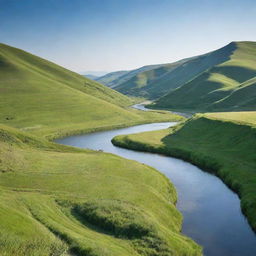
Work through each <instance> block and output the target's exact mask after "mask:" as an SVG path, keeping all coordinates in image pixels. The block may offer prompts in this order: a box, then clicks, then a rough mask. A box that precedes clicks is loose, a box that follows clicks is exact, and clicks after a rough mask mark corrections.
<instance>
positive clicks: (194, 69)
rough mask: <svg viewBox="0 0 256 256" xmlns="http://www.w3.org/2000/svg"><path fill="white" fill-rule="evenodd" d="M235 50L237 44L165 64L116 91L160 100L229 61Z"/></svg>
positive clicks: (133, 79)
mask: <svg viewBox="0 0 256 256" xmlns="http://www.w3.org/2000/svg"><path fill="white" fill-rule="evenodd" d="M235 48H236V46H235V44H233V43H231V44H229V45H227V46H225V47H223V48H221V49H218V50H216V51H213V52H210V53H207V54H203V55H199V56H195V57H192V58H187V59H183V60H180V61H177V62H174V63H171V64H167V65H166V64H163V65H162V66H160V67H159V68H155V69H152V70H151V71H150V72H149V71H148V72H140V73H139V74H137V75H136V76H134V77H133V78H131V79H130V80H128V81H126V82H124V83H121V84H120V85H118V86H117V87H115V89H116V90H118V91H120V92H122V93H124V94H129V95H141V96H143V97H147V98H149V99H156V98H159V97H161V96H164V95H165V94H167V93H168V92H170V91H172V90H174V89H176V88H177V87H179V86H181V85H183V84H184V83H186V82H188V81H190V80H191V79H193V78H195V77H196V76H197V75H199V74H200V73H202V72H204V71H205V70H207V69H209V68H211V67H213V66H214V65H217V64H220V63H222V62H224V61H227V60H228V59H229V57H230V55H231V54H232V52H233V51H234V50H235ZM142 78H143V79H142Z"/></svg>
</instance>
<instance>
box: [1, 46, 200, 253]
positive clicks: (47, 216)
mask: <svg viewBox="0 0 256 256" xmlns="http://www.w3.org/2000/svg"><path fill="white" fill-rule="evenodd" d="M0 75H1V76H0V77H1V78H0V92H1V93H0V109H1V111H0V123H4V124H6V125H8V126H5V125H3V124H0V190H1V193H0V220H1V221H0V255H1V256H9V255H17V256H23V255H26V256H32V255H33V256H37V255H55V256H57V255H69V252H68V251H69V250H71V251H72V255H86V256H97V255H98V256H105V255H111V256H112V255H118V256H119V255H124V256H125V255H127V256H128V255H148V256H150V255H152V256H153V255H156V254H157V255H201V249H200V248H199V247H198V246H197V245H196V244H195V243H194V242H192V241H191V240H190V239H188V238H186V237H184V236H181V235H180V228H181V222H182V217H181V215H180V213H179V212H178V211H177V210H176V208H175V205H174V203H175V201H176V192H175V189H174V188H173V186H172V185H171V184H170V182H169V181H168V180H167V179H166V178H165V177H164V176H163V175H161V174H160V173H158V172H156V171H155V170H154V169H152V168H150V167H147V166H145V165H142V164H139V163H137V162H134V161H129V160H125V159H122V158H120V157H117V156H114V155H111V154H105V153H102V152H95V151H89V150H81V149H76V148H72V147H66V146H61V145H58V144H54V143H51V142H49V141H47V140H45V139H42V138H43V137H45V136H51V137H53V136H61V135H64V134H69V133H76V132H81V131H84V132H88V131H93V130H99V129H107V128H109V129H110V128H113V127H118V126H128V125H131V124H135V123H145V122H152V121H154V120H159V121H160V120H162V121H164V120H170V119H172V118H174V119H176V118H179V117H178V116H173V115H170V114H167V113H163V112H162V113H160V112H151V113H150V112H143V111H138V110H132V109H128V108H127V106H128V105H130V104H132V101H131V100H130V99H129V98H127V97H126V96H123V95H121V94H119V93H118V92H115V91H113V90H111V89H109V88H106V87H104V86H102V85H100V84H98V83H95V82H93V81H91V80H88V79H86V78H84V77H82V76H80V75H78V74H75V73H73V72H70V71H68V70H66V69H63V68H62V67H59V66H57V65H55V64H53V63H50V62H48V61H46V60H43V59H41V58H38V57H36V56H33V55H31V54H29V53H26V52H24V51H21V50H19V49H15V48H12V47H9V46H6V45H0ZM10 126H12V127H16V128H20V129H16V128H11V127H10ZM32 134H33V135H32ZM135 176H136V181H134V177H135ZM159 209H160V210H159ZM133 234H135V235H133ZM74 253H75V254H74Z"/></svg>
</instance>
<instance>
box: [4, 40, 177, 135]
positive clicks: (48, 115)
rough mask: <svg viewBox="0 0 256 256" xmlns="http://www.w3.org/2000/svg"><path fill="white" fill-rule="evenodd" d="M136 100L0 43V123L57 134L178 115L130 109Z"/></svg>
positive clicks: (108, 127) (42, 133)
mask: <svg viewBox="0 0 256 256" xmlns="http://www.w3.org/2000/svg"><path fill="white" fill-rule="evenodd" d="M132 104H133V100H131V99H130V98H128V97H126V96H124V95H122V94H120V93H118V92H116V91H114V90H111V89H110V88H107V87H105V86H103V85H101V84H99V83H97V82H94V81H91V80H89V79H87V78H85V77H83V76H81V75H78V74H76V73H73V72H71V71H69V70H66V69H64V68H62V67H60V66H58V65H56V64H53V63H51V62H49V61H46V60H43V59H41V58H39V57H36V56H34V55H31V54H29V53H27V52H24V51H22V50H19V49H16V48H13V47H10V46H7V45H4V44H0V110H1V111H0V123H3V124H6V125H8V126H12V127H16V128H21V129H23V130H24V131H29V132H33V133H34V134H37V135H40V136H51V137H58V136H63V135H67V134H71V133H79V132H90V131H94V130H103V129H111V128H114V127H121V126H128V125H132V124H139V123H146V122H153V121H165V120H166V121H167V120H169V119H170V118H172V117H174V119H175V118H178V116H176V117H175V116H171V115H169V114H167V113H164V112H162V113H160V112H157V113H156V112H155V113H153V112H151V113H146V112H143V111H137V110H131V109H130V108H128V106H129V105H132Z"/></svg>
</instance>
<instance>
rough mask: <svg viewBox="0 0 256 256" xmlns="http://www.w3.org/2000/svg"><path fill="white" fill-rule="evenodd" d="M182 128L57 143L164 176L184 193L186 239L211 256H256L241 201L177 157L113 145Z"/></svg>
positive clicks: (145, 127)
mask: <svg viewBox="0 0 256 256" xmlns="http://www.w3.org/2000/svg"><path fill="white" fill-rule="evenodd" d="M175 124H176V123H174V122H169V123H153V124H145V125H138V126H133V127H129V128H123V129H117V130H111V131H104V132H96V133H92V134H86V135H77V136H71V137H66V138H63V139H58V140H56V142H58V143H61V144H65V145H71V146H76V147H80V148H90V149H94V150H103V151H105V152H110V153H114V154H116V155H119V156H121V157H125V158H128V159H133V160H136V161H138V162H141V163H144V164H147V165H150V166H152V167H154V168H155V169H157V170H158V171H160V172H162V173H164V174H165V175H166V176H167V177H168V178H169V179H170V180H171V182H172V183H173V184H174V185H175V187H176V189H177V192H178V203H177V208H178V209H179V210H180V211H181V212H182V214H183V216H184V222H183V228H182V233H183V234H185V235H187V236H189V237H191V238H192V239H194V240H195V241H196V242H197V243H199V244H200V245H202V246H203V248H204V255H206V256H255V255H256V235H255V233H254V232H253V231H252V230H251V228H250V227H249V225H248V223H247V221H246V219H245V217H244V216H243V214H242V213H241V209H240V201H239V198H238V196H237V195H236V194H235V193H233V192H232V191H231V190H230V189H229V188H228V187H227V186H226V185H225V184H224V183H223V182H222V181H221V180H220V179H218V178H217V177H215V176H213V175H211V174H209V173H207V172H204V171H202V170H201V169H199V168H198V167H196V166H194V165H192V164H190V163H187V162H184V161H182V160H179V159H175V158H172V157H167V156H161V155H158V154H151V153H143V152H136V151H132V150H127V149H123V148H118V147H115V146H114V145H112V143H111V139H112V138H113V137H114V136H116V135H121V134H130V133H138V132H144V131H153V130H159V129H165V128H167V127H169V126H173V125H175Z"/></svg>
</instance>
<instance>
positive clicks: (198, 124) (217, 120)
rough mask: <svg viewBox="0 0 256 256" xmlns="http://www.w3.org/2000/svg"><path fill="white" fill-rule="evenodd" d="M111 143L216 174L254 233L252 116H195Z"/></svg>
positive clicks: (255, 119) (255, 117) (255, 115)
mask: <svg viewBox="0 0 256 256" xmlns="http://www.w3.org/2000/svg"><path fill="white" fill-rule="evenodd" d="M113 143H114V144H115V145H118V146H121V147H127V148H131V149H135V150H141V151H149V152H156V153H161V154H166V155H170V156H174V157H178V158H182V159H184V160H187V161H190V162H192V163H194V164H196V165H198V166H200V167H202V168H203V169H204V170H207V171H210V172H212V173H214V174H216V175H217V176H219V177H220V178H221V179H222V180H223V181H224V182H225V183H226V184H227V185H228V186H230V188H231V189H233V190H234V191H236V192H237V193H238V194H239V196H240V198H241V208H242V211H243V212H244V214H245V215H246V217H247V218H248V221H249V223H250V225H251V227H252V228H253V229H254V230H256V215H255V211H256V172H255V168H256V158H255V152H256V112H236V113H235V112H234V113H210V114H204V115H203V114H197V115H195V116H194V117H193V118H191V119H189V120H188V121H186V122H184V123H183V124H180V125H178V126H176V127H173V128H170V129H166V130H161V131H154V132H145V133H139V134H133V135H124V136H117V137H115V138H114V139H113ZM195 145H196V146H195Z"/></svg>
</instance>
